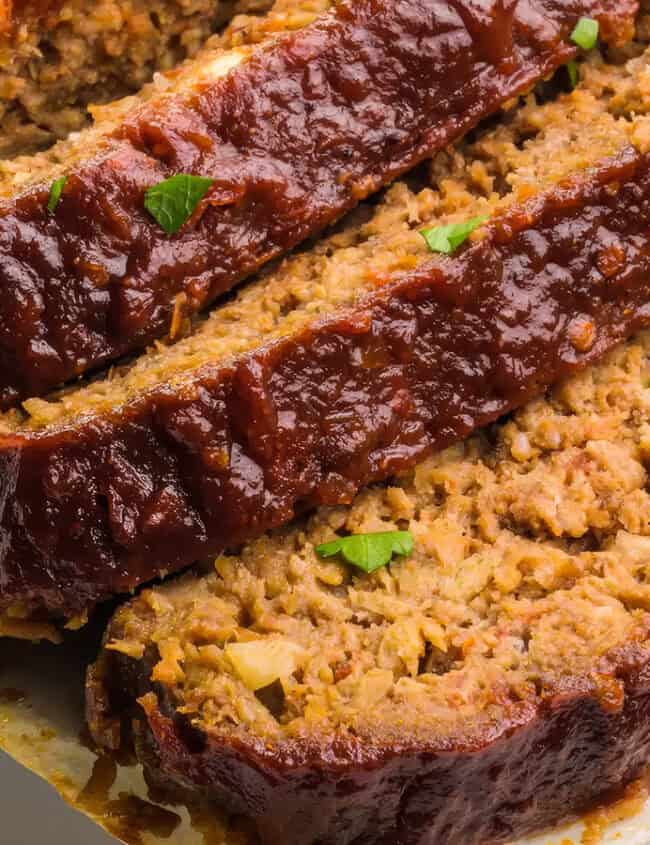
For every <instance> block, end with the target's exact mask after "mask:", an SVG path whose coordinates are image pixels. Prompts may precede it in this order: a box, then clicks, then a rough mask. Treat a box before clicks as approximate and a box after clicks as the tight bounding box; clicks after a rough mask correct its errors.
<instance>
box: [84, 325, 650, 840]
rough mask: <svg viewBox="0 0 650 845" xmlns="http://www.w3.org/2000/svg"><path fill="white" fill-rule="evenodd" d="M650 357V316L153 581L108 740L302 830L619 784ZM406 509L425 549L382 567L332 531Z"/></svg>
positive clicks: (640, 734)
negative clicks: (259, 529)
mask: <svg viewBox="0 0 650 845" xmlns="http://www.w3.org/2000/svg"><path fill="white" fill-rule="evenodd" d="M649 371H650V335H649V334H643V335H641V336H640V337H639V338H637V339H636V340H634V341H633V342H629V343H628V344H627V345H624V346H621V347H619V348H618V349H617V350H616V351H615V352H614V353H613V354H611V355H610V356H609V357H608V359H607V360H606V361H605V362H604V363H602V364H600V365H599V366H597V367H594V368H592V369H588V370H586V371H584V372H583V373H582V374H580V375H579V376H577V377H574V378H573V379H571V380H569V381H567V382H565V383H563V384H562V385H560V386H559V387H557V388H556V389H555V390H554V391H553V392H552V393H551V394H550V395H548V396H547V397H546V398H541V399H537V400H535V401H533V402H531V403H530V404H528V405H527V406H525V407H524V408H523V409H522V410H520V411H519V412H517V413H516V414H515V415H514V416H513V417H512V418H511V419H509V420H508V421H506V422H502V423H500V424H499V425H496V426H494V427H492V428H490V429H487V430H485V431H484V432H482V433H481V434H479V435H478V436H475V437H474V438H472V439H470V440H468V441H466V442H464V443H460V444H458V445H455V446H453V447H451V448H449V449H448V450H446V451H445V452H443V453H441V454H438V455H436V456H435V457H432V458H430V459H428V460H427V461H425V462H424V463H420V464H419V465H418V466H417V467H416V468H415V469H414V470H412V471H410V472H408V473H406V474H403V475H402V476H400V477H399V478H398V479H397V480H394V481H391V482H389V483H388V484H387V485H386V486H382V487H375V488H373V489H370V490H367V491H365V492H363V493H361V494H359V495H358V496H357V497H356V499H355V500H354V502H353V503H352V505H351V506H350V507H345V508H344V507H336V508H323V509H321V510H319V511H318V512H317V513H316V514H315V515H314V516H312V517H311V518H310V519H309V520H308V521H307V522H300V523H298V524H297V525H294V526H292V527H290V528H286V529H283V530H280V531H277V532H275V533H274V534H271V535H268V536H265V537H263V538H262V539H259V540H258V541H256V542H254V543H252V544H250V545H248V546H247V547H246V548H245V549H244V550H243V551H242V552H241V553H240V554H237V555H227V556H222V557H219V558H218V559H217V560H216V562H215V564H214V568H213V569H212V571H211V572H210V573H208V574H204V575H197V574H191V575H187V576H184V577H182V578H180V579H178V580H175V581H172V582H171V583H168V584H166V585H164V586H162V587H156V588H155V589H153V590H146V591H144V592H143V593H142V594H141V595H140V596H139V597H138V598H137V599H135V600H133V601H130V602H129V603H127V604H126V605H124V606H123V607H121V608H120V609H119V610H118V611H117V613H116V615H115V616H114V618H113V620H112V622H111V624H110V626H109V628H108V631H107V634H106V638H105V648H104V652H103V654H102V656H101V658H100V661H99V663H98V664H97V665H96V666H95V668H94V669H93V670H92V671H91V673H90V677H89V687H88V702H89V720H90V726H91V729H92V730H93V732H94V734H95V737H96V738H97V739H98V740H99V741H100V742H102V743H104V744H108V745H110V746H116V745H119V742H120V726H122V727H123V728H125V730H126V732H125V733H123V734H122V737H121V739H122V741H128V738H129V734H130V732H131V729H133V731H134V732H135V739H136V746H137V748H138V752H139V755H140V758H141V760H143V762H145V765H148V766H149V767H150V774H151V777H152V778H153V780H155V781H157V782H160V781H161V779H162V780H167V781H168V782H170V783H171V784H172V785H173V786H174V787H175V788H176V789H177V790H179V789H180V790H181V792H182V791H183V790H186V789H188V788H191V789H194V790H195V791H198V792H199V793H200V794H202V795H204V796H205V795H207V796H210V797H215V798H218V799H219V800H222V801H226V803H227V804H228V805H229V806H230V807H231V808H232V809H233V810H235V811H236V812H244V813H248V814H251V815H252V816H253V817H254V820H255V823H256V827H257V831H258V834H259V836H260V838H261V841H262V842H264V843H278V842H282V843H284V845H307V843H319V845H326V843H332V845H334V843H336V845H345V843H382V845H388V843H396V842H399V843H401V844H403V843H409V845H410V844H411V843H424V842H426V843H428V845H492V843H495V842H506V841H510V840H511V839H513V838H517V837H518V836H520V835H524V834H526V833H529V832H531V831H533V830H537V829H541V828H543V827H545V826H547V825H554V824H556V823H557V822H558V821H560V820H561V819H563V818H566V816H567V815H570V814H573V813H576V812H580V811H582V810H585V809H586V808H587V807H588V806H589V805H590V804H591V803H592V802H593V801H595V800H596V799H600V798H602V797H603V796H605V795H607V793H608V790H610V789H612V788H613V787H620V785H621V784H623V783H625V782H626V781H628V780H629V779H630V778H632V777H634V776H636V775H638V774H639V773H640V771H641V770H642V768H643V767H644V766H645V765H647V760H648V755H649V754H650V733H649V732H648V727H647V726H648V717H649V716H650V694H649V692H648V689H649V687H648V678H649V677H650V675H649V665H648V661H649V660H650V650H649V648H648V634H649V631H650V614H649V613H648V609H649V607H650V592H649V587H648V583H647V582H648V574H649V565H650V536H649V534H650V495H649V494H648V489H647V482H648V467H649V466H650V439H649V437H650V427H649V420H650V394H649V391H648V372H649ZM398 531H400V532H406V531H407V532H410V535H411V537H412V544H413V546H412V551H410V552H409V551H408V550H407V553H406V554H402V555H399V554H398V555H394V556H393V559H392V562H391V563H389V564H388V565H386V566H382V567H380V568H378V569H376V570H375V571H374V572H371V573H369V574H368V573H365V572H362V571H361V570H360V569H359V568H357V567H356V566H352V565H351V564H348V563H347V562H346V561H345V559H344V558H343V557H341V556H340V555H338V556H333V557H324V556H323V554H322V553H319V551H318V549H319V547H320V544H328V543H331V542H332V541H333V540H335V539H340V538H345V537H351V536H354V535H367V534H370V535H376V534H377V532H398ZM402 551H404V549H402ZM352 559H353V560H354V559H355V558H354V557H353V558H352ZM356 560H357V561H359V560H360V559H359V558H358V557H357V558H356ZM384 560H385V559H384ZM136 699H137V702H136ZM132 720H133V721H132Z"/></svg>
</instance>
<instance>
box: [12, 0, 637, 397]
mask: <svg viewBox="0 0 650 845" xmlns="http://www.w3.org/2000/svg"><path fill="white" fill-rule="evenodd" d="M637 5H638V4H637V3H636V2H635V1H634V0H622V1H621V0H618V2H615V0H490V2H488V3H477V2H475V0H453V2H447V0H354V2H343V3H340V4H337V5H336V7H335V9H334V10H333V11H332V12H331V13H330V14H329V15H326V16H324V17H323V18H322V19H320V20H318V21H317V22H316V23H314V24H312V25H311V26H309V27H307V28H305V29H304V30H302V31H299V32H297V33H294V34H292V35H289V36H286V37H284V38H282V39H281V40H280V41H279V42H278V43H277V44H275V45H272V46H270V47H268V48H265V49H261V50H259V51H257V52H256V53H255V54H254V56H253V57H252V59H250V60H249V61H248V62H245V63H244V64H242V65H240V66H239V67H238V68H236V69H235V70H233V71H232V72H231V73H230V74H228V75H227V76H226V77H223V78H221V79H219V80H216V81H215V82H213V83H210V84H205V85H204V86H203V87H202V88H201V89H200V90H196V91H194V92H193V93H192V94H191V95H189V96H188V97H185V98H181V97H176V96H174V97H172V98H167V99H166V100H163V101H161V102H154V103H152V104H149V105H145V106H144V107H142V108H139V109H136V110H134V112H133V113H132V114H131V115H130V116H129V117H128V118H127V119H126V121H125V123H124V124H123V125H122V126H121V127H119V128H118V129H117V130H116V131H115V133H114V136H113V137H112V139H111V141H110V143H109V148H108V150H107V151H104V152H103V153H102V155H101V156H100V157H98V158H97V159H92V158H91V159H89V160H88V161H86V162H82V163H81V164H79V165H78V166H77V167H75V168H74V169H73V171H72V172H71V173H70V174H69V176H68V181H67V184H66V186H65V189H64V192H63V196H62V198H61V201H60V202H59V204H58V206H57V208H56V211H55V213H54V214H49V213H48V211H47V209H46V204H47V199H48V194H49V188H50V185H41V186H36V187H33V188H31V189H29V190H28V191H27V193H25V194H24V195H22V196H20V197H18V198H16V199H11V200H5V201H4V202H0V286H1V287H2V290H3V297H2V299H1V300H0V406H4V407H7V406H9V405H10V404H11V403H12V402H15V401H16V400H17V399H19V398H25V397H27V396H31V395H38V394H42V393H45V392H47V391H48V390H50V389H52V388H54V387H55V386H57V385H58V384H60V383H62V382H64V381H66V380H69V379H71V378H72V377H74V376H76V375H78V374H80V373H82V372H85V371H88V370H92V369H94V368H97V367H98V366H100V365H102V364H106V363H107V362H109V361H111V360H114V359H116V358H118V357H120V356H122V355H124V354H126V353H129V352H133V351H135V350H137V349H141V348H143V347H145V346H146V345H147V344H149V343H150V342H151V341H152V340H153V339H154V338H156V337H161V336H163V335H165V334H167V333H168V332H169V330H170V325H171V323H172V317H173V315H174V311H175V308H178V307H180V308H181V310H182V313H184V314H189V313H192V312H195V311H197V310H199V309H201V308H202V307H204V306H205V305H207V304H208V303H209V302H211V301H212V300H214V298H215V297H216V296H218V295H219V294H220V293H223V292H224V291H226V290H228V289H229V288H231V287H232V286H233V285H235V284H236V283H237V282H238V281H240V280H241V279H242V278H244V277H245V276H246V275H249V274H250V273H252V272H253V271H255V270H256V269H257V268H259V267H260V266H261V265H262V264H263V263H264V262H266V261H268V260H269V259H270V258H272V257H274V256H277V255H279V254H281V253H283V252H285V251H286V250H288V249H290V248H291V247H293V246H294V245H295V244H297V243H298V242H300V241H301V240H304V239H305V238H307V237H309V236H310V235H313V234H314V233H316V232H318V231H319V230H321V229H322V228H324V227H325V226H327V225H328V224H329V223H331V222H333V221H334V220H336V219H337V218H338V217H339V216H340V215H341V214H342V213H344V212H345V211H346V210H348V209H350V208H352V207H353V206H354V205H355V204H356V203H358V202H359V201H360V200H361V199H363V198H364V197H366V196H368V195H369V194H370V193H372V192H373V191H375V190H377V189H378V188H380V187H381V186H382V185H384V184H386V183H387V182H389V181H390V180H392V179H394V178H395V177H396V176H398V175H399V174H400V173H402V172H404V171H405V170H406V169H408V168H409V167H412V166H413V165H415V164H416V163H417V162H419V161H421V160H422V159H424V158H426V157H427V156H430V155H432V154H433V153H434V152H435V151H437V150H439V149H441V148H442V147H444V146H445V145H446V144H448V143H449V142H450V141H453V140H455V139H457V138H459V137H460V136H462V135H463V134H464V133H465V132H466V131H467V130H468V129H469V128H471V127H472V126H474V125H475V124H476V123H478V122H479V121H480V120H481V119H482V118H483V117H485V116H486V115H488V114H490V113H492V112H494V111H496V110H497V109H498V108H499V107H500V106H501V105H502V104H503V103H504V102H505V101H506V100H508V99H510V98H512V97H513V96H514V95H516V94H518V93H521V92H523V91H526V90H528V89H529V88H530V87H531V86H532V85H534V84H535V82H537V81H538V80H539V79H541V78H544V77H545V76H547V75H548V74H550V73H552V72H553V70H554V69H555V68H556V67H558V66H559V65H561V64H562V63H564V62H566V61H567V60H568V59H569V58H571V56H573V55H574V53H575V49H574V46H573V45H572V44H571V43H570V41H569V35H570V32H571V30H572V28H573V26H574V25H575V22H576V20H577V19H578V18H579V17H580V16H581V15H589V16H592V17H597V18H598V19H599V20H600V22H601V34H602V37H603V38H604V39H610V40H622V39H625V38H626V37H628V36H629V35H631V23H632V20H633V16H634V14H635V12H636V9H637ZM174 173H192V174H200V175H203V176H208V177H210V178H213V179H214V180H215V182H214V185H213V187H212V189H211V191H210V192H209V193H208V195H207V196H206V198H205V199H204V201H203V202H202V204H201V206H200V208H199V209H198V211H197V212H196V213H195V215H194V216H193V218H192V220H191V221H190V223H188V224H187V225H186V227H185V228H184V229H182V230H181V231H180V232H179V233H178V234H176V235H173V236H171V237H168V236H167V235H166V234H165V233H164V231H163V230H162V229H161V228H160V227H159V226H158V224H157V223H156V222H155V221H154V220H153V218H152V217H150V216H149V214H148V213H147V212H146V211H145V209H144V206H143V199H144V193H145V191H146V189H147V188H148V187H150V186H151V185H153V184H156V183H157V182H159V181H161V180H162V179H164V178H166V177H168V176H170V175H172V174H174ZM179 294H182V296H181V298H180V299H178V296H179Z"/></svg>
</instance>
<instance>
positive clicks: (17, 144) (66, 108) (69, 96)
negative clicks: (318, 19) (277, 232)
mask: <svg viewBox="0 0 650 845" xmlns="http://www.w3.org/2000/svg"><path fill="white" fill-rule="evenodd" d="M263 5H264V0H252V2H246V0H244V3H242V2H238V3H235V2H232V0H99V2H88V0H3V2H0V125H1V126H2V132H1V133H0V158H1V157H4V156H13V155H17V154H19V153H27V152H33V151H35V150H37V149H42V148H44V147H46V146H47V145H48V144H50V143H52V142H53V141H55V140H56V139H57V138H63V137H65V136H66V135H68V133H70V132H74V131H78V130H79V129H81V128H82V127H83V126H84V125H85V124H86V122H87V120H88V111H87V106H88V104H89V103H97V102H106V101H108V100H111V99H115V98H116V97H121V96H123V95H125V94H128V93H131V92H134V91H137V90H138V89H139V88H141V87H142V86H143V85H144V84H145V83H147V82H150V81H151V78H152V76H153V74H154V71H157V70H169V69H171V68H173V67H174V66H175V65H177V64H178V63H179V62H180V61H181V60H182V59H184V58H186V57H187V56H191V55H194V54H195V53H196V52H197V50H198V49H199V47H201V46H202V45H203V43H204V41H205V40H206V38H207V37H208V36H209V35H210V34H211V33H212V32H214V31H215V29H216V28H217V26H219V25H220V24H222V23H223V22H225V21H226V19H227V18H229V17H230V16H232V14H233V12H234V11H235V10H236V9H241V8H245V7H246V6H248V7H252V8H260V7H263ZM268 5H270V3H269V4H268Z"/></svg>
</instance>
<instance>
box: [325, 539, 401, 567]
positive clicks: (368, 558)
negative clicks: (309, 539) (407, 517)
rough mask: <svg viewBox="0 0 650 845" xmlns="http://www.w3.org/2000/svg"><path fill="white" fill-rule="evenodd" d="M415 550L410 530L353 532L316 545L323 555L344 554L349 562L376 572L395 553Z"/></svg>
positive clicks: (399, 553)
mask: <svg viewBox="0 0 650 845" xmlns="http://www.w3.org/2000/svg"><path fill="white" fill-rule="evenodd" d="M412 551H413V535H412V534H411V532H410V531H380V532H378V533H376V534H351V535H350V536H349V537H339V538H338V539H337V540H332V542H331V543H321V545H320V546H316V554H318V555H320V556H321V557H333V556H334V555H338V554H340V555H342V556H343V557H344V558H345V560H346V561H347V562H348V563H351V564H352V565H353V566H358V567H359V569H363V571H364V572H374V571H375V569H379V568H380V567H382V566H386V564H387V563H390V561H391V559H392V557H393V555H408V554H410V553H411V552H412Z"/></svg>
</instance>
